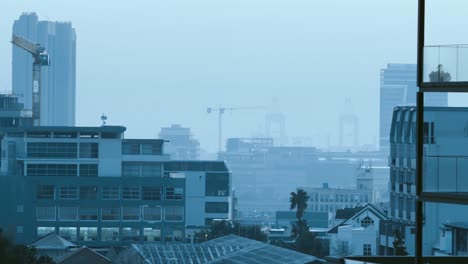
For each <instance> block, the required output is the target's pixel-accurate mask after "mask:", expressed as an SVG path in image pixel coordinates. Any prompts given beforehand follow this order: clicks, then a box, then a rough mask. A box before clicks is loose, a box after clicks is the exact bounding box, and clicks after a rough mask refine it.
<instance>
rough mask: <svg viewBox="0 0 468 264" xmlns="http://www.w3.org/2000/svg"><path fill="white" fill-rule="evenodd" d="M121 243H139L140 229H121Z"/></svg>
mask: <svg viewBox="0 0 468 264" xmlns="http://www.w3.org/2000/svg"><path fill="white" fill-rule="evenodd" d="M122 241H140V228H136V227H124V228H122Z"/></svg>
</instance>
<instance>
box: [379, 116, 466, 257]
mask: <svg viewBox="0 0 468 264" xmlns="http://www.w3.org/2000/svg"><path fill="white" fill-rule="evenodd" d="M416 110H417V109H416V108H415V107H396V108H395V109H394V112H393V119H392V128H391V133H390V144H391V151H390V158H389V163H390V211H389V216H390V217H391V219H392V221H391V222H393V223H387V224H390V225H393V227H392V228H390V229H389V228H385V227H382V228H381V241H382V242H381V246H382V251H381V253H382V254H392V253H391V252H393V249H391V247H392V241H393V237H392V234H391V233H392V232H393V230H394V229H399V230H400V231H401V234H402V237H403V238H405V239H406V241H407V245H408V251H409V252H410V253H414V243H413V242H414V234H415V230H414V228H415V227H414V225H415V223H416V212H415V211H416V210H415V207H416ZM424 111H425V114H424V116H425V117H424V127H423V130H424V137H423V143H424V152H423V157H422V158H423V162H424V166H423V175H424V184H423V188H424V190H425V191H426V192H430V193H433V194H437V193H440V194H441V195H442V196H444V195H445V196H446V195H447V194H448V193H459V192H463V191H464V190H466V188H468V180H467V179H466V177H464V175H467V173H468V137H467V135H468V134H467V133H468V132H467V125H466V115H467V114H468V108H460V107H426V108H425V109H424ZM443 193H445V194H443ZM462 211H463V209H461V206H460V205H455V204H438V203H428V204H427V205H426V206H425V221H424V222H425V225H426V227H427V230H426V229H425V231H424V254H427V255H431V254H432V248H433V247H434V245H435V244H437V243H438V240H439V232H438V229H439V228H440V227H442V225H443V224H444V223H447V222H452V221H467V220H468V216H466V214H464V213H463V212H462ZM429 227H432V228H429ZM388 237H390V242H389V239H388ZM386 247H390V249H387V248H386Z"/></svg>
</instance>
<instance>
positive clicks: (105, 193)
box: [102, 186, 120, 200]
mask: <svg viewBox="0 0 468 264" xmlns="http://www.w3.org/2000/svg"><path fill="white" fill-rule="evenodd" d="M102 199H103V200H119V199H120V193H119V187H118V186H105V187H102Z"/></svg>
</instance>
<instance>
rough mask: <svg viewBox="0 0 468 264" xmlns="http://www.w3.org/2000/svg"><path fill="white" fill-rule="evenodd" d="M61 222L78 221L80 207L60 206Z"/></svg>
mask: <svg viewBox="0 0 468 264" xmlns="http://www.w3.org/2000/svg"><path fill="white" fill-rule="evenodd" d="M58 213H59V217H58V218H59V220H60V221H76V220H78V207H74V206H60V207H59V210H58Z"/></svg>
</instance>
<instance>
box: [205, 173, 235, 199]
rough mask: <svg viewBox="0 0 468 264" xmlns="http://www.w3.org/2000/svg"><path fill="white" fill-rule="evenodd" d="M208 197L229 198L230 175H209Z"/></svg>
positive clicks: (206, 191) (206, 190)
mask: <svg viewBox="0 0 468 264" xmlns="http://www.w3.org/2000/svg"><path fill="white" fill-rule="evenodd" d="M205 195H206V196H229V173H207V174H206V178H205Z"/></svg>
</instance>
